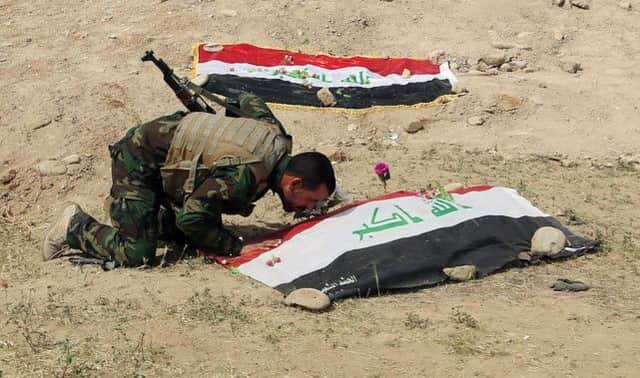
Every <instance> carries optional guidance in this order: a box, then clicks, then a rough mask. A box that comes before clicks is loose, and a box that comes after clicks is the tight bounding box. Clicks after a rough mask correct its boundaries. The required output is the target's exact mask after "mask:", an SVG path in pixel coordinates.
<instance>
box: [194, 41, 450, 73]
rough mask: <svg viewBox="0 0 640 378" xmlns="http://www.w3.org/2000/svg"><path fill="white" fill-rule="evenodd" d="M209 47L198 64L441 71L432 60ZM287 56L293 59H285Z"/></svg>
mask: <svg viewBox="0 0 640 378" xmlns="http://www.w3.org/2000/svg"><path fill="white" fill-rule="evenodd" d="M205 46H206V44H200V45H199V46H198V63H206V62H209V61H212V60H218V61H222V62H225V63H230V64H231V63H247V64H252V65H255V66H262V67H272V66H282V65H297V66H303V65H307V64H309V65H313V66H316V67H321V68H325V69H329V70H333V69H338V68H346V67H353V66H358V67H366V68H367V69H369V71H372V72H375V73H377V74H379V75H382V76H387V75H390V74H397V75H402V73H403V71H404V70H405V69H407V70H409V72H410V73H411V75H423V74H428V75H437V74H439V73H440V67H439V66H438V65H435V64H433V63H432V62H431V61H430V60H427V59H424V60H420V59H409V58H367V57H361V56H354V57H344V58H342V57H335V56H329V55H311V54H303V53H296V52H293V51H287V50H276V49H267V48H262V47H257V46H253V45H249V44H246V43H242V44H230V45H221V46H223V49H222V50H220V51H215V52H213V51H206V50H205ZM285 56H289V57H290V58H288V59H285Z"/></svg>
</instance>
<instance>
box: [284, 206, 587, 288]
mask: <svg viewBox="0 0 640 378" xmlns="http://www.w3.org/2000/svg"><path fill="white" fill-rule="evenodd" d="M543 226H552V227H556V228H558V229H560V230H562V231H563V232H564V233H565V235H567V238H568V239H569V241H570V244H571V249H569V248H565V250H563V251H562V252H561V253H560V254H559V255H557V256H555V257H554V258H561V257H570V256H579V255H582V254H584V253H585V252H588V251H591V250H593V249H595V247H596V244H597V243H596V242H593V241H590V240H587V239H584V238H581V237H579V236H576V235H574V234H573V233H572V232H571V231H569V230H568V229H567V228H565V227H564V226H562V225H561V224H560V223H559V222H558V221H557V220H555V219H554V218H552V217H521V218H509V217H505V216H486V217H480V218H475V219H473V220H469V221H465V222H462V223H460V224H458V225H455V226H452V227H448V228H440V229H437V230H434V231H430V232H427V233H424V234H420V235H416V236H413V237H410V238H404V239H398V240H394V241H391V242H389V243H385V244H379V245H375V246H372V247H369V248H366V249H358V250H351V251H348V252H345V253H343V254H342V255H340V257H338V258H337V259H335V260H334V261H333V262H332V263H331V264H329V265H328V266H326V267H324V268H322V269H320V270H317V271H314V272H311V273H308V274H306V275H304V276H301V277H299V278H297V279H295V280H293V281H292V282H289V283H286V284H282V285H279V286H277V287H276V288H275V289H277V290H279V291H281V292H283V293H285V294H287V293H289V292H291V291H292V290H295V289H297V288H303V287H312V288H316V289H319V290H323V291H325V292H326V293H327V295H329V297H331V298H332V299H334V300H335V299H339V298H346V297H352V296H361V297H367V296H370V295H378V293H384V292H386V291H389V290H393V289H411V288H417V287H423V286H432V285H436V284H438V283H442V282H444V281H445V280H446V279H447V277H446V275H445V274H444V273H443V272H442V269H443V268H445V267H454V266H460V265H468V264H471V265H475V266H476V268H477V270H478V277H483V276H486V275H488V274H490V273H493V272H495V271H497V270H499V269H502V268H504V267H505V266H507V265H509V264H513V263H517V262H518V261H519V259H518V254H519V253H520V252H523V251H528V250H529V249H530V248H531V237H532V236H533V234H534V232H535V231H536V230H537V229H538V228H539V227H543Z"/></svg>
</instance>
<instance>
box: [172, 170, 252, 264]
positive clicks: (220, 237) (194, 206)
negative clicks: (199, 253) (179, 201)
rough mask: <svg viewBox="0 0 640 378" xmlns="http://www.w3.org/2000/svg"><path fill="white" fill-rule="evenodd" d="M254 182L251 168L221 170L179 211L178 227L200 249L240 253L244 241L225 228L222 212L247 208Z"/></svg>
mask: <svg viewBox="0 0 640 378" xmlns="http://www.w3.org/2000/svg"><path fill="white" fill-rule="evenodd" d="M254 181H255V179H254V178H253V174H252V173H251V170H250V169H249V168H248V167H245V166H240V167H227V168H224V169H218V170H217V171H216V173H215V175H214V176H212V177H209V178H208V179H206V180H205V181H204V182H203V183H202V184H200V185H199V186H198V187H197V188H196V190H194V192H193V193H192V194H191V196H189V198H188V199H187V201H185V203H184V206H183V207H182V209H180V210H179V211H178V212H177V214H176V224H177V226H178V228H179V229H180V230H181V231H182V232H183V233H184V234H185V236H186V237H187V238H188V239H189V241H190V242H191V243H192V244H193V245H195V246H196V247H197V248H198V249H201V250H203V251H205V252H207V253H211V254H216V255H229V256H235V255H238V254H239V253H240V250H241V249H242V241H241V240H240V239H239V238H238V237H237V236H236V235H234V234H233V233H232V232H231V231H229V230H227V229H225V228H224V225H223V224H222V214H223V213H235V212H238V211H239V210H241V209H243V208H247V205H249V201H250V193H251V190H252V188H253V186H254V185H255V183H254Z"/></svg>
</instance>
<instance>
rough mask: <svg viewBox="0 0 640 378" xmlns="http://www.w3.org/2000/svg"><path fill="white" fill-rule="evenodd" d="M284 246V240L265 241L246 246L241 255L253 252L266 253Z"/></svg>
mask: <svg viewBox="0 0 640 378" xmlns="http://www.w3.org/2000/svg"><path fill="white" fill-rule="evenodd" d="M280 244H282V239H271V240H265V241H261V242H258V243H251V244H245V245H244V247H242V249H241V250H240V255H241V256H242V255H246V254H247V253H251V252H265V251H268V250H270V249H273V248H275V247H277V246H279V245H280Z"/></svg>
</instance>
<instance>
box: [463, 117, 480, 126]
mask: <svg viewBox="0 0 640 378" xmlns="http://www.w3.org/2000/svg"><path fill="white" fill-rule="evenodd" d="M467 123H468V124H469V125H471V126H481V125H483V124H484V118H482V117H480V116H476V117H469V118H468V119H467Z"/></svg>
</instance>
